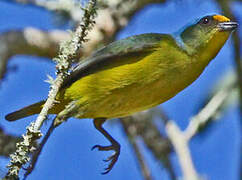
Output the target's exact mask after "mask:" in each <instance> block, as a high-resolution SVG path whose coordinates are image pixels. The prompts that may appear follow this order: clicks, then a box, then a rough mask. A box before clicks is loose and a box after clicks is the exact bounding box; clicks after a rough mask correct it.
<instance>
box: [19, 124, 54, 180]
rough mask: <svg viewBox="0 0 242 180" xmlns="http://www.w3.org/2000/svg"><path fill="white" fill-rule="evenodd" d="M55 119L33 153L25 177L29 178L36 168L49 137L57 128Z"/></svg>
mask: <svg viewBox="0 0 242 180" xmlns="http://www.w3.org/2000/svg"><path fill="white" fill-rule="evenodd" d="M54 121H55V119H54V120H53V121H52V123H51V125H50V127H49V129H48V131H47V133H46V134H45V136H44V138H43V140H42V141H41V143H40V144H39V146H38V148H37V150H36V151H35V152H34V153H33V155H32V158H31V162H30V164H29V166H28V168H27V169H26V172H25V174H24V179H26V178H27V176H28V175H29V174H31V173H32V171H33V170H34V168H35V165H36V163H37V161H38V159H39V156H40V153H41V152H42V149H43V147H44V145H45V144H46V142H47V140H48V139H49V137H50V135H51V134H52V133H53V131H54V129H55V126H54Z"/></svg>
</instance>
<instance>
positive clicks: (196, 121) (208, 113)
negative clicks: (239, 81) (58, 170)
mask: <svg viewBox="0 0 242 180" xmlns="http://www.w3.org/2000/svg"><path fill="white" fill-rule="evenodd" d="M230 92H231V88H227V89H222V90H220V91H219V92H218V93H217V94H215V95H214V96H213V97H212V98H211V99H210V101H209V102H208V104H207V105H206V106H205V107H204V108H203V109H202V110H201V111H200V112H199V113H198V114H197V115H196V116H194V117H193V118H192V119H191V120H190V123H189V125H188V126H187V128H186V130H185V131H184V136H185V138H186V139H187V140H188V141H189V140H190V139H191V138H192V137H193V136H194V135H195V134H196V133H197V131H198V129H199V127H200V126H201V125H202V124H206V122H207V121H208V120H209V119H210V118H211V117H213V116H214V115H215V114H216V113H217V111H218V110H219V108H220V107H221V106H222V105H223V103H224V102H225V100H226V99H227V97H228V96H229V94H230Z"/></svg>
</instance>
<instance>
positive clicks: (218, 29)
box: [180, 15, 238, 60]
mask: <svg viewBox="0 0 242 180" xmlns="http://www.w3.org/2000/svg"><path fill="white" fill-rule="evenodd" d="M237 27H238V23H236V22H232V21H230V19H229V18H227V17H225V16H221V15H211V16H205V17H203V18H201V19H199V20H197V21H196V22H195V23H194V24H192V25H190V26H188V27H185V28H184V30H183V31H182V32H181V33H180V38H181V40H182V41H183V45H184V47H185V48H186V49H187V50H188V52H190V53H191V54H195V55H198V56H201V58H205V60H208V59H210V60H211V59H213V58H214V57H215V56H216V55H217V53H218V52H219V50H220V49H221V48H222V47H223V45H224V43H225V42H226V40H227V39H228V38H229V35H230V34H231V32H232V31H233V30H234V29H236V28H237Z"/></svg>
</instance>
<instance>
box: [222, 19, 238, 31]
mask: <svg viewBox="0 0 242 180" xmlns="http://www.w3.org/2000/svg"><path fill="white" fill-rule="evenodd" d="M238 26H239V24H238V23H237V22H232V21H228V22H221V23H219V24H218V28H219V30H220V31H233V30H235V29H236V28H237V27H238Z"/></svg>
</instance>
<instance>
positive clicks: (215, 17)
mask: <svg viewBox="0 0 242 180" xmlns="http://www.w3.org/2000/svg"><path fill="white" fill-rule="evenodd" d="M213 19H215V20H217V21H219V22H228V21H230V19H229V18H227V17H225V16H221V15H215V16H213Z"/></svg>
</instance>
